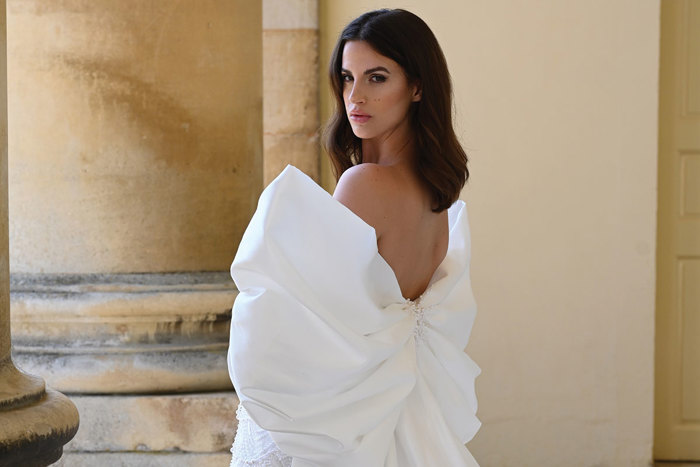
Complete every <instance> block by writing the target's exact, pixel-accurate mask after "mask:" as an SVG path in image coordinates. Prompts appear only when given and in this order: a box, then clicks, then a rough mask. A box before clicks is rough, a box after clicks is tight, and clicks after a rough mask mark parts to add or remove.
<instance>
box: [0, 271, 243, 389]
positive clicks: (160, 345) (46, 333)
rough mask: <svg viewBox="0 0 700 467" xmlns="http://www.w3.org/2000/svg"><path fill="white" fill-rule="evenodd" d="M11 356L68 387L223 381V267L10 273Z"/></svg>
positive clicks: (212, 385) (217, 384)
mask: <svg viewBox="0 0 700 467" xmlns="http://www.w3.org/2000/svg"><path fill="white" fill-rule="evenodd" d="M11 281H12V284H11V294H10V296H11V303H12V309H13V321H12V332H13V334H14V336H15V339H14V341H15V346H14V358H15V361H16V362H18V364H19V365H20V366H21V367H22V368H24V369H25V370H27V371H29V372H32V373H37V374H41V375H43V376H44V377H45V378H46V380H47V382H48V384H49V385H50V386H52V387H54V388H56V389H59V390H61V391H65V392H71V393H129V392H167V391H170V392H184V391H188V392H191V391H210V390H222V389H229V388H231V382H230V380H229V377H228V372H227V366H226V352H227V349H228V341H229V326H230V318H231V306H232V304H233V302H234V299H235V295H236V291H235V285H234V283H233V281H232V280H231V277H230V275H229V273H228V272H221V273H180V274H104V275H97V274H93V275H32V274H17V275H15V274H13V275H12V279H11Z"/></svg>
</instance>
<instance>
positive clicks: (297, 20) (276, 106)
mask: <svg viewBox="0 0 700 467" xmlns="http://www.w3.org/2000/svg"><path fill="white" fill-rule="evenodd" d="M263 95H264V99H263V128H264V138H263V148H264V159H265V169H264V175H265V176H264V181H263V183H264V184H265V185H267V184H268V183H270V182H271V181H272V180H273V179H274V178H275V177H276V176H277V175H279V173H280V172H281V171H282V169H284V168H285V167H286V166H287V164H292V165H295V166H296V167H298V168H299V169H301V170H302V171H304V172H305V173H306V174H307V175H309V176H310V177H312V178H313V179H315V180H316V182H319V180H320V176H319V175H320V173H319V147H318V140H319V123H318V112H319V110H318V97H319V96H318V0H263Z"/></svg>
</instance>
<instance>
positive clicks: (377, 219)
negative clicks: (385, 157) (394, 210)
mask: <svg viewBox="0 0 700 467" xmlns="http://www.w3.org/2000/svg"><path fill="white" fill-rule="evenodd" d="M393 182H394V179H393V177H392V174H391V173H390V171H388V170H386V167H382V166H380V165H378V164H373V163H363V164H358V165H355V166H353V167H350V168H349V169H347V170H346V171H345V172H343V174H342V175H341V176H340V179H339V180H338V184H337V185H336V187H335V191H334V192H333V198H335V199H336V200H338V201H340V202H341V203H342V204H344V205H345V206H346V207H347V208H348V209H350V210H351V211H352V212H354V213H355V214H356V215H357V216H358V217H360V218H361V219H362V220H363V221H365V222H366V223H367V224H369V225H371V226H372V227H374V230H375V231H376V233H377V237H379V236H381V233H382V232H383V229H384V225H385V224H386V222H387V219H388V217H389V212H390V210H391V206H392V202H393V198H392V196H391V195H392V193H394V192H395V190H393V189H392V183H393Z"/></svg>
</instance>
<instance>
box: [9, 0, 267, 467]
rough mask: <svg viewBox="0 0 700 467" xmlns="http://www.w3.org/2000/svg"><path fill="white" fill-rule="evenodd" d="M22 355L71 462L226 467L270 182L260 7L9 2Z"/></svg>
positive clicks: (235, 0)
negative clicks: (48, 391)
mask: <svg viewBox="0 0 700 467" xmlns="http://www.w3.org/2000/svg"><path fill="white" fill-rule="evenodd" d="M7 11H8V30H9V35H8V37H9V41H8V47H7V50H8V64H9V75H8V78H9V83H8V85H9V90H10V94H9V96H10V102H9V124H10V127H11V129H12V133H11V135H10V141H9V148H10V158H9V175H10V188H9V190H10V214H11V222H10V227H9V229H10V244H11V254H10V262H11V270H12V277H11V288H12V295H11V301H12V307H13V322H12V326H13V335H14V336H15V344H16V345H15V351H14V358H15V360H16V361H17V362H19V364H20V365H21V366H22V367H23V368H26V369H29V370H31V371H33V372H36V373H38V374H44V375H46V378H47V381H48V382H49V384H51V385H53V386H54V387H56V388H57V389H60V390H63V391H64V392H67V393H70V394H71V395H72V399H73V400H74V401H75V403H76V404H77V405H78V408H79V409H80V411H81V416H82V425H81V426H82V428H81V430H80V431H79V432H78V434H77V435H76V437H75V439H74V440H73V441H72V442H71V443H70V444H69V445H68V446H66V455H65V456H64V460H63V461H62V462H64V463H65V465H70V466H81V465H106V466H109V465H207V464H208V463H210V462H218V463H219V464H220V465H226V464H227V463H228V459H229V458H230V454H229V453H228V449H229V447H230V445H231V442H232V441H233V436H234V434H235V429H236V419H235V410H236V406H237V402H238V401H237V398H236V396H235V394H234V393H233V391H232V387H231V383H230V380H229V377H228V372H227V366H226V352H227V347H228V331H229V322H230V313H231V305H232V304H233V301H234V299H235V289H234V284H233V281H232V280H231V278H230V276H229V272H228V269H229V266H230V264H231V261H232V260H233V257H234V254H235V251H236V248H237V246H238V242H239V240H240V237H241V235H242V233H243V230H244V229H245V227H246V225H247V224H248V221H249V219H250V216H251V215H252V213H253V211H254V209H255V207H256V202H257V199H258V196H259V194H260V191H261V189H262V58H261V55H262V53H261V52H262V38H261V36H262V28H261V23H262V7H261V4H260V2H255V1H252V2H251V1H249V0H197V1H196V2H195V1H191V2H173V1H170V0H146V1H143V0H124V1H113V0H95V1H90V2H85V1H83V0H66V1H61V2H55V1H54V0H9V1H8V8H7Z"/></svg>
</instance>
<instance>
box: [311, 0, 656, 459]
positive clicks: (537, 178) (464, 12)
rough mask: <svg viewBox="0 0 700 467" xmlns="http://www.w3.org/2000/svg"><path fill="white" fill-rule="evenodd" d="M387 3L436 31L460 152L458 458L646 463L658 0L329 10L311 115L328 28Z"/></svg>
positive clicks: (324, 11)
mask: <svg viewBox="0 0 700 467" xmlns="http://www.w3.org/2000/svg"><path fill="white" fill-rule="evenodd" d="M383 6H390V7H404V8H406V9H409V10H411V11H413V12H415V13H416V14H418V15H419V16H421V17H422V18H423V19H424V20H426V22H427V23H428V25H430V26H431V28H432V29H433V31H434V32H435V34H436V36H437V37H438V40H439V41H440V43H441V44H442V47H443V50H444V52H445V55H446V56H447V61H448V64H449V66H450V70H451V73H452V77H453V80H454V85H455V96H456V104H457V125H458V128H459V135H460V137H461V140H462V142H463V144H464V146H465V148H466V150H467V152H468V154H469V156H470V157H471V165H470V168H471V171H472V178H471V179H470V181H469V183H468V186H467V188H466V189H465V190H464V192H463V193H462V197H463V199H465V200H466V201H467V205H468V208H469V213H470V222H471V228H472V233H473V243H472V246H473V261H472V274H473V286H474V291H475V294H476V298H477V303H478V305H479V312H478V314H477V319H476V323H475V326H474V330H473V332H472V338H471V342H470V344H469V347H468V351H469V353H470V355H471V356H472V357H473V358H474V360H475V361H476V362H477V363H478V364H479V365H480V366H481V368H482V371H483V372H482V374H481V376H479V378H478V379H477V394H478V397H479V412H478V415H479V417H480V418H481V420H482V422H483V426H482V428H481V430H480V432H479V433H478V434H477V435H476V437H475V438H474V440H473V441H472V442H470V443H469V445H468V446H469V448H470V449H471V450H472V452H473V453H474V455H475V457H476V459H477V460H479V462H480V464H481V465H482V466H484V467H486V466H518V467H524V466H537V467H545V466H557V467H559V466H584V465H598V466H611V467H612V466H615V467H617V466H646V465H648V461H649V460H650V459H651V446H652V426H653V416H652V414H653V412H652V409H653V397H652V395H653V363H654V360H653V356H654V354H653V338H654V251H655V222H656V154H657V76H658V40H659V1H658V0H646V1H643V2H639V1H636V0H624V1H623V0H618V1H615V2H602V1H596V2H589V1H566V2H562V1H557V0H546V1H545V0H538V1H528V2H523V1H515V0H513V1H499V2H484V1H478V0H470V1H457V0H452V1H440V2H421V1H418V0H414V1H383V2H379V1H373V0H356V1H354V2H336V1H330V0H322V1H321V8H320V34H321V42H320V58H321V82H322V87H321V99H322V101H321V102H322V107H321V112H322V114H321V115H322V121H325V119H326V118H327V116H328V112H329V110H328V94H327V93H328V87H327V84H326V81H327V78H326V67H327V63H328V56H329V54H330V51H331V48H332V46H333V43H334V42H335V40H336V37H337V34H338V33H339V32H340V30H341V29H342V27H343V26H344V25H345V24H346V23H347V22H348V21H349V20H351V19H352V18H354V17H355V16H357V15H359V14H360V13H362V12H364V11H366V10H369V9H374V8H379V7H383ZM324 164H325V161H324ZM325 167H326V169H327V167H328V166H327V164H326V165H325ZM329 180H330V175H329V173H328V171H327V170H326V173H325V183H326V185H327V186H329V187H331V186H332V183H329Z"/></svg>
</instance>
